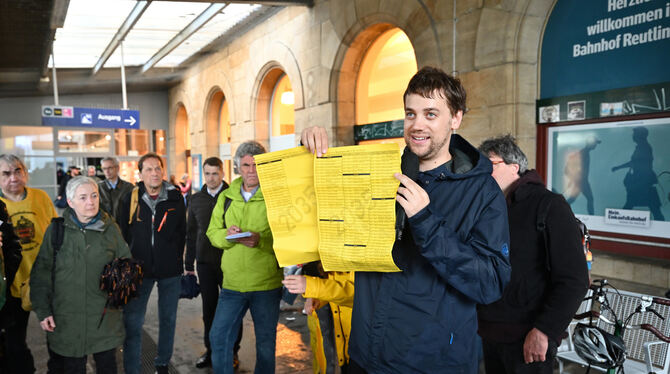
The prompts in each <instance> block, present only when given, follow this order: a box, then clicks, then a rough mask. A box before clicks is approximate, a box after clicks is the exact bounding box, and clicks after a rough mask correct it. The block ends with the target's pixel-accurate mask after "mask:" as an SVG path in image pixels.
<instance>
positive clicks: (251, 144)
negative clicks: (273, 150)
mask: <svg viewBox="0 0 670 374" xmlns="http://www.w3.org/2000/svg"><path fill="white" fill-rule="evenodd" d="M262 153H265V147H263V145H262V144H261V143H259V142H257V141H255V140H249V141H246V142H244V143H242V144H240V146H239V147H237V151H235V157H234V158H233V161H234V162H235V167H237V168H239V167H240V160H241V159H242V157H244V156H255V155H260V154H262Z"/></svg>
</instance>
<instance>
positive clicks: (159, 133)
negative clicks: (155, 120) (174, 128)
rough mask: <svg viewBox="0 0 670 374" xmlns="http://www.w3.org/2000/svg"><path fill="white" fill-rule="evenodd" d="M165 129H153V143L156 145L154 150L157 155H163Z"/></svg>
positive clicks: (164, 152)
mask: <svg viewBox="0 0 670 374" xmlns="http://www.w3.org/2000/svg"><path fill="white" fill-rule="evenodd" d="M165 142H166V139H165V130H154V144H155V145H156V150H155V152H156V153H158V154H159V155H164V154H166V153H167V152H166V151H165Z"/></svg>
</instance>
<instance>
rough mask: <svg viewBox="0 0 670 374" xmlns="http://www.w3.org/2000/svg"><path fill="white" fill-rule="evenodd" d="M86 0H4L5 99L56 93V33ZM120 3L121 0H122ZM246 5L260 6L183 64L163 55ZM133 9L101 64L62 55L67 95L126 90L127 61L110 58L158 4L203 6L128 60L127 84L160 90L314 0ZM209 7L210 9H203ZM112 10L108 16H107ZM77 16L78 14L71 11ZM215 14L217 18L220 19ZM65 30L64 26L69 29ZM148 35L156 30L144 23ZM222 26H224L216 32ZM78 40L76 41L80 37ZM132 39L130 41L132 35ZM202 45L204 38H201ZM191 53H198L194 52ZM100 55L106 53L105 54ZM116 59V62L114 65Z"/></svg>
mask: <svg viewBox="0 0 670 374" xmlns="http://www.w3.org/2000/svg"><path fill="white" fill-rule="evenodd" d="M81 1H82V0H2V1H0V51H2V52H0V98H2V97H25V96H44V95H51V94H53V85H52V80H53V78H52V76H53V75H52V69H51V65H50V61H51V54H52V51H54V50H55V47H54V44H55V43H54V40H55V39H56V38H57V37H58V35H59V34H58V30H59V29H63V28H64V27H67V22H68V21H71V20H72V19H73V18H74V17H77V15H70V13H69V12H70V10H72V9H73V8H76V6H77V4H87V5H86V6H87V7H89V8H91V6H92V4H91V3H81ZM83 1H96V2H98V3H100V4H104V3H107V4H106V5H107V6H110V5H109V4H110V3H115V2H117V1H120V0H83ZM117 4H118V3H117ZM240 4H246V5H255V6H254V7H249V8H250V10H249V11H248V12H247V13H245V14H244V16H243V17H242V16H240V18H239V19H237V20H235V21H229V22H230V26H229V27H227V28H226V29H225V31H223V32H221V33H220V34H219V33H215V34H214V35H211V34H212V29H213V28H211V27H210V30H209V34H210V35H209V36H208V39H204V40H206V43H205V44H204V46H202V48H198V49H197V50H196V51H194V52H193V53H192V54H190V55H188V57H185V58H184V59H183V60H181V61H179V62H178V63H177V64H172V65H169V64H167V65H166V64H165V63H163V64H161V63H160V60H161V59H162V60H164V61H165V60H166V59H165V57H166V56H168V55H169V54H171V53H174V51H175V50H178V49H179V48H180V47H182V46H184V45H186V44H188V43H189V40H197V39H198V38H200V39H201V40H202V39H203V38H204V37H205V35H201V34H205V33H206V31H207V28H208V26H209V25H208V23H209V24H210V25H211V24H212V23H213V22H214V21H215V20H216V17H217V16H219V17H222V16H223V15H224V13H225V12H226V11H228V13H230V9H233V8H234V7H235V6H238V7H239V6H240ZM125 5H126V6H127V7H128V8H129V9H130V8H132V11H130V12H128V14H127V16H125V15H124V17H123V18H124V19H123V20H122V21H123V22H119V23H120V24H119V25H118V28H116V29H115V30H111V34H110V35H112V36H113V37H109V38H107V40H104V42H102V43H101V44H100V45H99V51H97V52H95V53H94V54H95V56H96V59H94V61H95V64H94V66H80V67H66V68H61V67H59V62H58V61H59V59H61V57H63V56H59V55H56V53H55V52H54V60H55V61H56V72H57V76H56V80H57V83H58V91H59V94H88V93H107V92H120V90H121V69H120V64H117V65H118V66H113V65H114V64H110V57H112V55H113V54H118V53H119V52H118V50H119V44H120V43H119V41H120V40H128V39H130V37H131V36H132V35H133V32H136V31H138V28H140V27H138V26H137V25H141V24H142V21H143V20H142V17H145V15H146V14H148V13H149V11H150V10H152V7H153V8H159V7H162V8H169V9H172V10H173V11H174V10H177V9H196V11H189V10H186V11H184V14H183V15H180V14H176V15H173V16H177V17H183V18H187V17H190V18H188V19H189V20H192V21H191V22H190V23H188V25H186V26H184V27H183V28H182V29H181V30H175V32H174V33H173V34H174V35H173V36H172V35H171V36H170V38H169V40H168V41H167V42H166V43H162V44H161V45H160V46H158V47H157V48H155V50H147V51H146V52H148V53H149V54H148V55H147V56H150V57H149V58H147V59H146V61H143V62H142V63H141V64H139V65H132V64H125V65H126V66H125V75H126V86H127V89H128V91H130V92H132V91H157V90H166V89H168V88H169V87H171V86H172V85H174V84H176V83H178V82H179V81H180V80H181V77H182V75H183V74H184V72H185V71H186V70H187V69H188V68H189V67H190V66H192V65H193V64H194V63H196V62H198V61H199V60H201V59H203V58H204V57H206V56H208V55H210V54H212V53H214V52H215V51H217V50H219V49H221V48H224V47H225V46H226V45H227V44H229V43H230V42H231V41H233V40H234V39H235V38H236V37H238V36H239V35H241V34H243V33H245V32H246V31H248V30H250V29H251V28H253V27H254V26H255V25H258V24H259V23H261V22H263V21H264V20H265V19H267V18H268V17H270V16H272V15H274V14H275V13H277V12H278V11H279V10H281V9H282V8H284V7H287V6H308V7H309V6H312V5H313V1H312V0H283V1H279V0H265V1H264V0H255V1H252V0H249V1H244V0H234V1H221V0H215V1H200V0H186V1H184V0H180V1H175V0H148V1H130V0H127V1H126V4H125ZM202 9H205V10H203V11H200V10H202ZM207 12H209V14H208V13H207ZM103 16H104V15H103ZM68 17H70V18H68ZM213 20H214V21H213ZM63 30H64V29H63ZM144 31H145V35H146V34H147V33H148V34H151V33H150V32H151V31H152V30H144ZM214 32H216V31H214ZM76 42H77V41H76V40H75V41H74V43H76ZM124 43H125V42H124ZM201 44H202V43H201ZM189 53H190V52H189ZM98 55H99V57H98ZM110 65H112V66H110Z"/></svg>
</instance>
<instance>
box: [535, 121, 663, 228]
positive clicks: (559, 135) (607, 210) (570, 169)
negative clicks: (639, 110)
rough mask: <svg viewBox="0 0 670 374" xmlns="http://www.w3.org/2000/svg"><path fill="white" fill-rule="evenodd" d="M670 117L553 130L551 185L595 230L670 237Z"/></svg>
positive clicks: (549, 150) (550, 137) (550, 140)
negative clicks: (669, 141) (668, 141)
mask: <svg viewBox="0 0 670 374" xmlns="http://www.w3.org/2000/svg"><path fill="white" fill-rule="evenodd" d="M668 139H670V118H660V119H648V120H636V121H620V122H608V123H598V124H584V125H575V126H563V127H552V128H549V129H548V147H547V156H548V157H547V160H548V165H547V166H548V168H547V187H548V188H549V189H551V190H552V191H554V192H556V193H560V194H562V195H563V196H564V197H565V199H566V200H567V201H568V203H569V204H570V206H571V208H572V210H573V212H574V213H575V215H576V216H577V218H579V219H581V220H582V221H584V222H585V223H586V225H587V226H588V227H589V229H590V230H596V231H603V232H615V233H622V234H630V235H640V236H650V237H660V238H670V147H668V146H667V140H668Z"/></svg>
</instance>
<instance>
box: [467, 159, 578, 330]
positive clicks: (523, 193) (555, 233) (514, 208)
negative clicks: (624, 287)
mask: <svg viewBox="0 0 670 374" xmlns="http://www.w3.org/2000/svg"><path fill="white" fill-rule="evenodd" d="M543 199H550V202H549V204H548V208H544V209H548V212H547V214H546V220H545V225H546V229H545V231H546V234H547V241H548V243H546V244H545V241H544V233H543V232H542V231H540V230H538V228H537V223H538V218H537V215H538V214H539V213H540V212H539V210H540V204H541V201H542V200H543ZM507 205H508V216H509V227H510V242H511V247H510V261H511V263H512V278H511V280H510V282H509V284H508V285H507V287H506V288H505V292H504V294H503V298H502V299H501V300H499V301H497V302H495V303H493V304H490V305H486V306H480V308H479V311H478V317H479V334H480V335H481V336H482V337H483V338H484V339H488V340H491V341H494V342H501V343H509V342H515V341H519V340H522V339H524V338H525V336H526V334H527V333H528V331H530V330H531V329H532V328H533V327H535V328H537V329H538V330H540V331H542V332H543V333H545V334H546V335H547V336H548V337H549V338H551V339H554V340H555V341H557V342H559V341H560V336H561V334H562V333H563V332H564V331H565V329H566V327H567V326H568V324H569V323H570V321H571V319H572V317H573V316H574V314H575V311H577V308H578V307H579V304H580V303H581V301H582V299H583V298H584V295H585V294H586V290H587V288H588V273H587V270H586V258H585V257H584V250H583V248H582V243H581V240H580V238H581V233H580V231H579V228H578V227H577V224H576V221H575V217H574V215H573V213H572V211H571V210H570V206H569V205H568V203H567V202H566V201H565V199H564V198H563V196H561V195H558V194H555V193H553V192H550V191H548V190H547V189H546V188H545V187H544V184H543V183H542V180H541V179H540V176H539V175H538V174H537V172H535V170H530V171H527V172H526V173H524V175H523V176H522V177H521V178H520V179H519V180H517V181H516V182H514V184H512V185H511V186H510V192H509V193H508V194H507ZM542 205H543V206H545V207H546V206H547V204H546V203H544V204H542ZM547 253H548V254H549V259H547ZM547 260H548V261H547Z"/></svg>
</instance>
